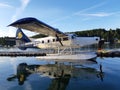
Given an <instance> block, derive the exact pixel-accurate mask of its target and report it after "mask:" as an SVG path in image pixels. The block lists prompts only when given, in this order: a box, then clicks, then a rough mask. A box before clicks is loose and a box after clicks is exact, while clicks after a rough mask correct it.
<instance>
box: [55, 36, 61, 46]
mask: <svg viewBox="0 0 120 90" xmlns="http://www.w3.org/2000/svg"><path fill="white" fill-rule="evenodd" d="M55 36H56V38H57V41H59V42H60V44H61V46H63V44H62V42H61V39H60V38H59V37H58V35H57V34H56V35H55Z"/></svg>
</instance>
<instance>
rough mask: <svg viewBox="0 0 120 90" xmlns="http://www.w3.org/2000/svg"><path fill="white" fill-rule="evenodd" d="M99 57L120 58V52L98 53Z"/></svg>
mask: <svg viewBox="0 0 120 90" xmlns="http://www.w3.org/2000/svg"><path fill="white" fill-rule="evenodd" d="M96 54H97V56H98V57H120V51H112V50H111V51H105V50H103V51H99V52H96Z"/></svg>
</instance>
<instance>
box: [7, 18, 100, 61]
mask: <svg viewBox="0 0 120 90" xmlns="http://www.w3.org/2000/svg"><path fill="white" fill-rule="evenodd" d="M8 26H13V27H16V28H17V32H16V41H17V43H16V46H17V47H19V48H20V49H22V50H25V49H27V48H34V47H35V48H36V47H37V48H40V49H41V50H42V49H44V50H42V51H45V50H46V52H48V51H49V53H47V54H46V55H45V56H40V57H37V58H39V59H42V60H43V59H45V60H50V59H52V60H53V59H54V60H60V59H61V60H88V59H94V58H96V57H97V55H96V54H95V53H94V52H79V51H78V50H79V48H81V47H83V46H86V45H91V44H97V43H98V42H99V40H100V38H99V37H78V36H77V35H75V34H67V33H63V32H62V31H60V30H58V29H56V28H54V27H52V26H50V25H48V24H46V23H44V22H42V21H40V20H38V19H36V18H33V17H27V18H22V19H19V20H17V21H15V22H13V23H11V24H10V25H8ZM22 29H25V30H29V31H32V32H36V33H40V34H44V35H46V36H47V37H43V38H38V39H34V40H33V39H31V38H29V37H27V35H25V34H24V33H23V31H22Z"/></svg>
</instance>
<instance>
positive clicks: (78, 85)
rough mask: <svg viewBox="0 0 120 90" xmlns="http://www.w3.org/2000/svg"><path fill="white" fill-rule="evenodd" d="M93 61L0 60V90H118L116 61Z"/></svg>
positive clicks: (119, 71)
mask: <svg viewBox="0 0 120 90" xmlns="http://www.w3.org/2000/svg"><path fill="white" fill-rule="evenodd" d="M96 61H97V63H96V62H91V61H82V62H75V63H73V62H54V61H50V62H49V61H43V60H38V59H36V58H35V57H0V90H120V83H119V82H120V58H117V57H116V58H99V57H98V58H97V59H96ZM26 68H27V69H26Z"/></svg>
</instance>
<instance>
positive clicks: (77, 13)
mask: <svg viewBox="0 0 120 90" xmlns="http://www.w3.org/2000/svg"><path fill="white" fill-rule="evenodd" d="M104 4H105V2H103V3H100V4H97V5H94V6H91V7H88V8H85V9H82V10H80V11H78V12H75V13H74V14H73V15H79V14H81V13H83V12H86V11H89V10H92V9H96V8H98V7H101V6H103V5H104Z"/></svg>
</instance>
